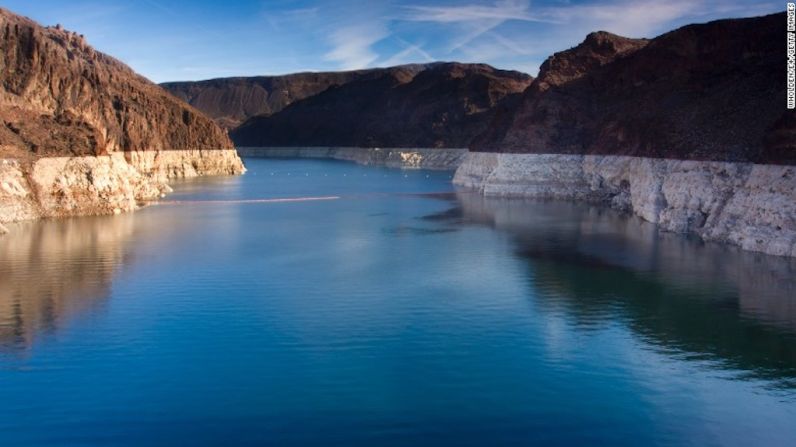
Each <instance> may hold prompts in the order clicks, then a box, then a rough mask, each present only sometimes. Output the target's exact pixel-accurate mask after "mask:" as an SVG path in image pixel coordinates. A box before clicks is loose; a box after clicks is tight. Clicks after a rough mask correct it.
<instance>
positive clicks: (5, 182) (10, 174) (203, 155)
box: [0, 149, 246, 234]
mask: <svg viewBox="0 0 796 447" xmlns="http://www.w3.org/2000/svg"><path fill="white" fill-rule="evenodd" d="M245 170H246V169H245V168H244V166H243V163H242V162H241V160H240V158H239V157H238V155H237V153H236V152H235V150H234V149H220V150H174V151H138V152H116V153H113V154H110V155H100V156H91V155H87V156H74V157H43V158H38V159H35V160H32V161H22V160H18V159H3V160H2V161H0V224H2V223H9V222H19V221H24V220H32V219H39V218H49V217H66V216H79V215H104V214H119V213H122V212H128V211H133V210H135V209H138V208H139V207H140V206H142V205H143V204H145V203H146V202H147V201H151V200H156V199H158V198H160V197H162V196H163V195H164V194H166V193H167V192H170V191H171V188H169V186H168V180H169V179H173V178H186V177H196V176H199V175H231V174H242V173H243V172H245ZM6 231H7V229H6ZM0 234H2V229H0Z"/></svg>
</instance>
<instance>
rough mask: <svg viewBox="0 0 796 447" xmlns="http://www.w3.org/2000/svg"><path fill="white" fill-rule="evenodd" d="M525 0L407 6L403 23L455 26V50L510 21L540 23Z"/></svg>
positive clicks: (453, 48) (451, 46)
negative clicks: (460, 29)
mask: <svg viewBox="0 0 796 447" xmlns="http://www.w3.org/2000/svg"><path fill="white" fill-rule="evenodd" d="M529 6H530V2H529V1H527V0H501V1H497V2H495V3H494V4H492V5H488V6H485V5H472V4H470V5H461V6H407V7H405V15H404V16H403V17H402V18H403V20H407V21H412V22H433V23H438V24H454V25H458V26H460V27H461V28H462V32H460V33H458V35H457V36H456V37H455V38H454V39H453V41H452V43H451V45H450V47H449V49H448V51H449V52H452V51H455V50H457V49H459V48H461V47H463V46H465V45H467V44H469V43H470V42H472V41H473V40H475V39H477V38H479V37H480V36H482V35H484V34H485V33H487V32H489V31H491V30H493V29H495V28H497V27H498V26H500V25H502V24H503V23H505V22H507V21H509V20H519V21H526V22H536V21H541V20H543V19H540V18H538V17H536V16H534V15H532V14H531V13H530V11H529Z"/></svg>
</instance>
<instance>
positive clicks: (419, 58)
mask: <svg viewBox="0 0 796 447" xmlns="http://www.w3.org/2000/svg"><path fill="white" fill-rule="evenodd" d="M396 40H397V41H398V42H400V43H401V45H403V46H404V49H403V50H401V51H398V52H397V53H395V54H393V55H392V56H390V57H389V58H387V59H385V60H384V61H382V62H380V64H379V65H383V66H387V67H388V66H391V65H401V64H408V63H412V62H432V61H434V58H433V57H432V56H431V55H430V54H429V53H428V52H427V51H425V50H424V49H423V46H422V45H418V44H412V43H409V42H407V41H405V40H403V39H400V38H397V39H396Z"/></svg>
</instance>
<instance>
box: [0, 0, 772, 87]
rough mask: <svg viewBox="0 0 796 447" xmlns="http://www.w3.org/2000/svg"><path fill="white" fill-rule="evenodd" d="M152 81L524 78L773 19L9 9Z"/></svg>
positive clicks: (352, 5) (552, 7)
mask: <svg viewBox="0 0 796 447" xmlns="http://www.w3.org/2000/svg"><path fill="white" fill-rule="evenodd" d="M0 6H2V7H5V8H7V9H10V10H11V11H13V12H16V13H18V14H22V15H25V16H28V17H30V18H32V19H34V20H36V21H37V22H39V23H41V24H43V25H55V24H58V23H60V24H62V25H63V26H64V27H66V28H67V29H70V30H73V31H77V32H78V33H80V34H84V35H85V36H86V39H87V40H88V42H89V43H90V44H91V45H93V46H94V47H95V48H97V49H98V50H100V51H103V52H106V53H108V54H110V55H112V56H114V57H116V58H118V59H121V60H122V61H124V62H125V63H127V64H128V65H130V66H131V67H132V68H133V69H134V70H136V71H137V72H139V73H141V74H143V75H144V76H146V77H148V78H150V79H151V80H153V81H155V82H165V81H183V80H200V79H209V78H217V77H227V76H255V75H275V74H285V73H293V72H298V71H332V70H350V69H359V68H368V67H383V66H390V65H397V64H405V63H415V62H420V63H422V62H429V61H437V60H442V61H460V62H484V63H488V64H490V65H493V66H495V67H498V68H503V69H512V70H519V71H523V72H526V73H530V74H532V75H535V74H536V73H537V72H538V69H539V65H540V64H541V63H542V62H543V61H544V60H545V58H547V57H548V56H549V55H551V54H552V53H554V52H556V51H561V50H565V49H567V48H570V47H572V46H575V45H577V44H578V43H579V42H581V41H582V40H583V38H584V37H585V36H586V34H588V33H589V32H591V31H598V30H604V31H610V32H613V33H616V34H620V35H624V36H628V37H654V36H656V35H659V34H661V33H663V32H666V31H669V30H671V29H674V28H676V27H679V26H682V25H685V24H688V23H694V22H706V21H709V20H714V19H719V18H727V17H748V16H755V15H762V14H768V13H772V12H779V11H784V7H785V2H782V1H770V0H760V1H757V0H726V1H720V0H583V1H578V0H544V1H538V0H537V1H529V0H497V1H479V0H430V1H429V0H404V1H397V0H226V1H209V0H172V1H169V0H69V1H64V0H10V1H2V2H0Z"/></svg>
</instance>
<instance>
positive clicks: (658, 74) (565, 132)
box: [474, 14, 796, 164]
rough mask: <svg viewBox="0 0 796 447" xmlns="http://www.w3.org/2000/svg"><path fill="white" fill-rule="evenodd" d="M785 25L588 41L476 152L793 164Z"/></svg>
mask: <svg viewBox="0 0 796 447" xmlns="http://www.w3.org/2000/svg"><path fill="white" fill-rule="evenodd" d="M784 23H785V16H784V14H774V15H769V16H766V17H757V18H750V19H736V20H719V21H715V22H710V23H706V24H697V25H689V26H685V27H682V28H680V29H677V30H674V31H671V32H669V33H666V34H663V35H661V36H659V37H656V38H654V39H652V40H650V41H646V40H633V39H627V38H623V37H619V36H615V35H611V34H609V33H602V32H601V33H593V34H590V35H589V36H588V37H587V38H586V40H585V41H584V42H583V43H582V44H580V45H578V46H577V47H575V48H573V49H570V50H567V51H564V52H561V53H557V54H556V55H554V56H553V57H551V58H550V59H548V60H547V61H546V62H545V63H544V65H543V66H542V70H541V71H540V74H539V77H538V78H537V79H536V81H534V83H533V84H532V85H531V86H530V87H529V88H528V90H527V91H526V92H525V94H524V95H523V97H522V100H521V101H518V103H517V104H516V106H515V107H514V108H512V109H511V110H507V111H505V113H501V114H500V115H499V116H497V117H496V118H495V120H494V121H493V123H492V125H491V126H490V129H489V130H488V131H487V132H485V133H484V134H483V135H481V136H480V137H479V138H478V139H477V140H476V142H475V144H474V148H475V149H476V150H479V151H495V152H520V153H561V154H611V155H633V156H644V157H655V158H677V159H692V160H720V161H741V162H756V163H780V164H793V163H796V134H795V131H796V113H795V112H794V111H787V110H786V109H785V69H784V67H785V61H784V58H785V38H784V31H785V25H784Z"/></svg>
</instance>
